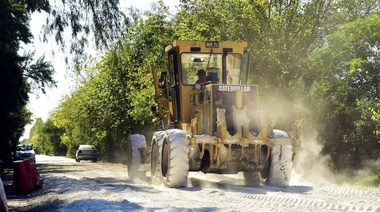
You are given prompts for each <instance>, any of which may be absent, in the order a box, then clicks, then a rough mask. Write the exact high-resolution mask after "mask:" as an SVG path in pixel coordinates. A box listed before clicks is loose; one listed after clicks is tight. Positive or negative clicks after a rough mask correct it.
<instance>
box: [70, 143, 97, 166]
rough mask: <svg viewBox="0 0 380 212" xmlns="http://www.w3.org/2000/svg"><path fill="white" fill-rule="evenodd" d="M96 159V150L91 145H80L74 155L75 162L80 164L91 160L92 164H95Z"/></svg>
mask: <svg viewBox="0 0 380 212" xmlns="http://www.w3.org/2000/svg"><path fill="white" fill-rule="evenodd" d="M98 158H99V153H98V150H97V149H96V148H95V147H94V146H93V145H87V144H86V145H80V146H79V148H78V150H77V152H76V153H75V161H76V162H80V161H81V160H92V161H93V162H97V161H98Z"/></svg>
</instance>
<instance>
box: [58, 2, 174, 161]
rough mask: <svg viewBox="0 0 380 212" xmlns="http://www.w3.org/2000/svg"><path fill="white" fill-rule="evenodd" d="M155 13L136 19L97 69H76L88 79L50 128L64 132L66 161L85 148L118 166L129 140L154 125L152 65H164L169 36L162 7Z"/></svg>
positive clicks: (63, 103)
mask: <svg viewBox="0 0 380 212" xmlns="http://www.w3.org/2000/svg"><path fill="white" fill-rule="evenodd" d="M156 10H157V11H153V12H149V13H148V12H147V13H145V17H136V19H135V20H134V23H133V25H131V27H130V28H129V29H128V32H127V33H126V35H125V36H124V38H123V39H121V40H119V42H118V43H117V44H115V46H114V47H113V48H111V49H110V50H109V51H108V52H107V54H106V55H105V56H104V57H102V59H101V60H100V61H99V62H96V64H95V65H93V66H87V65H84V66H82V67H81V66H78V67H77V68H78V70H81V72H85V73H87V76H86V77H84V81H82V84H83V85H82V86H81V87H79V88H78V90H77V91H76V92H75V93H73V94H72V95H71V96H69V97H67V99H66V100H65V101H63V102H62V103H61V105H60V106H59V107H58V109H57V110H56V111H55V112H54V114H53V120H54V123H56V125H57V126H59V127H62V128H64V129H65V133H64V134H63V136H62V142H63V143H64V144H65V145H66V146H67V147H68V155H72V154H73V152H74V150H75V147H76V146H78V145H79V144H84V143H87V144H93V145H95V146H96V147H97V148H98V150H99V151H100V152H101V157H102V158H103V159H104V160H108V161H120V160H122V159H123V158H122V157H123V156H124V155H125V153H124V152H123V149H124V148H125V147H124V145H125V141H126V139H127V137H128V135H130V134H132V133H136V132H138V133H141V132H142V131H144V130H145V129H147V128H148V129H149V126H151V125H152V117H153V116H152V114H151V111H150V107H151V106H152V105H154V102H153V101H154V99H153V93H154V91H153V84H152V81H153V80H152V79H151V74H150V65H151V64H160V63H161V62H162V61H161V59H162V58H163V51H162V50H163V49H164V47H165V45H167V44H168V43H169V42H170V41H171V40H172V37H171V36H172V34H173V33H172V29H171V26H170V24H169V23H168V22H167V20H166V19H167V16H168V11H167V9H166V8H165V7H163V5H161V7H158V8H156ZM87 68H88V69H92V70H86V69H87ZM147 126H148V127H147ZM145 134H146V135H147V136H148V135H149V134H150V133H149V132H145Z"/></svg>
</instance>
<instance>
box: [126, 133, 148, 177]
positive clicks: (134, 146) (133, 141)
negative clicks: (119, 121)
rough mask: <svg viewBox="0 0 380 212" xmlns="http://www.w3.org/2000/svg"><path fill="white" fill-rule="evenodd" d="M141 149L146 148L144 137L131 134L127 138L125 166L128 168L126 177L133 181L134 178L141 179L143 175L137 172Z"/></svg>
mask: <svg viewBox="0 0 380 212" xmlns="http://www.w3.org/2000/svg"><path fill="white" fill-rule="evenodd" d="M141 147H146V140H145V136H144V135H141V134H133V135H130V136H129V137H128V141H127V154H128V155H127V166H128V176H129V179H131V180H133V179H136V178H141V177H143V175H145V172H144V173H140V172H139V171H138V169H139V166H140V163H141V158H140V153H139V149H138V148H141Z"/></svg>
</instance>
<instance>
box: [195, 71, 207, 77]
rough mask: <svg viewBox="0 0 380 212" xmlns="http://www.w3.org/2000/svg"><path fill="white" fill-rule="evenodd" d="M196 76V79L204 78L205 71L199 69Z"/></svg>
mask: <svg viewBox="0 0 380 212" xmlns="http://www.w3.org/2000/svg"><path fill="white" fill-rule="evenodd" d="M197 75H198V77H200V76H206V72H205V70H203V69H201V70H199V71H198V73H197Z"/></svg>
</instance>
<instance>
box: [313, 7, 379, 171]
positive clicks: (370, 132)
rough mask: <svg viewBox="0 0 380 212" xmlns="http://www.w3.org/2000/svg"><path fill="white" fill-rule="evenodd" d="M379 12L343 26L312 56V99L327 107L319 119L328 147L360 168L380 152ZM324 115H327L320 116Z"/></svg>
mask: <svg viewBox="0 0 380 212" xmlns="http://www.w3.org/2000/svg"><path fill="white" fill-rule="evenodd" d="M379 30H380V15H378V14H372V15H369V16H367V17H364V18H359V19H357V20H355V21H353V22H350V23H347V24H344V25H342V26H340V27H339V30H338V31H337V32H335V33H333V34H331V35H330V36H328V37H327V40H326V44H325V45H324V46H323V47H321V48H318V49H316V50H315V51H314V52H313V54H312V55H311V62H312V63H311V64H312V67H313V69H312V70H313V71H312V72H311V73H310V74H312V75H317V76H320V78H319V79H318V80H315V82H314V83H313V86H312V90H311V94H312V95H313V96H314V101H313V103H315V104H317V105H318V107H319V108H323V109H324V110H323V111H321V112H322V113H321V114H319V113H318V114H317V113H316V114H315V115H316V116H315V118H316V119H317V120H318V121H319V122H321V123H325V126H323V127H322V128H321V131H322V132H321V136H322V138H323V140H324V141H325V143H326V148H325V151H326V152H328V153H331V154H332V155H334V156H335V157H333V158H334V162H335V165H337V166H338V167H354V168H358V167H360V166H361V162H362V161H365V160H367V159H376V158H378V156H379V153H380V152H379V151H380V143H379V142H378V141H379V140H380V137H379V135H377V134H376V133H374V129H376V122H375V121H374V119H373V118H372V117H373V111H378V110H379V108H378V101H379V99H380V94H379V80H380V72H379V67H380V52H379V48H380V42H379V41H380V34H379ZM322 114H323V115H322Z"/></svg>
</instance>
